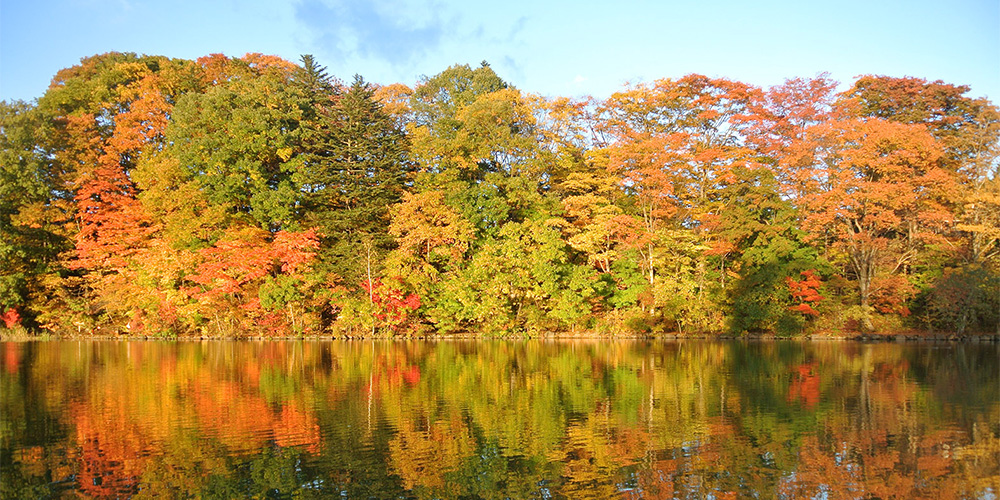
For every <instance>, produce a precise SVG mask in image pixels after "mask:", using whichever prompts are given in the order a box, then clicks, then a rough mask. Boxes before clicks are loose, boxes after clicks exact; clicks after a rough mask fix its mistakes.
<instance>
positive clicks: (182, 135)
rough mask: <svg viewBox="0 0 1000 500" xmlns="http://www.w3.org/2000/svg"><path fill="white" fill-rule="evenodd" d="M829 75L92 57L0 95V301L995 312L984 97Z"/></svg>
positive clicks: (848, 321) (755, 324)
mask: <svg viewBox="0 0 1000 500" xmlns="http://www.w3.org/2000/svg"><path fill="white" fill-rule="evenodd" d="M836 89H837V82H835V81H833V80H831V79H830V78H829V76H828V75H825V74H824V75H818V76H816V77H814V78H795V79H790V80H788V81H786V82H785V83H783V84H781V85H777V86H774V87H771V88H760V87H756V86H753V85H750V84H747V83H743V82H738V81H734V80H729V79H725V78H709V77H705V76H702V75H687V76H683V77H680V78H662V79H658V80H654V81H651V82H648V83H641V84H636V85H629V86H626V87H624V88H622V89H621V90H619V91H618V92H615V93H613V94H612V95H610V96H608V97H607V98H605V99H597V98H588V99H579V100H574V99H568V98H552V99H549V98H543V97H540V96H536V95H531V94H528V93H526V92H523V91H522V90H519V89H516V88H513V87H511V86H510V85H509V84H508V83H507V82H505V81H504V80H503V79H502V78H500V76H498V75H497V74H496V73H495V72H494V71H493V69H492V68H491V67H490V66H489V65H488V64H485V63H484V64H482V65H481V66H479V67H476V68H473V67H469V66H463V65H456V66H452V67H450V68H448V69H446V70H445V71H443V72H441V73H439V74H438V75H434V76H433V77H430V78H426V79H425V80H423V81H421V82H419V83H418V84H416V85H414V86H412V87H410V86H406V85H402V84H393V85H387V86H381V85H375V84H372V83H369V82H366V81H364V79H363V78H361V77H356V78H355V79H354V80H353V82H351V83H350V84H347V83H344V82H342V81H340V80H338V79H337V78H335V77H333V76H330V75H328V74H327V73H326V68H324V67H322V66H320V65H319V64H318V63H317V62H316V60H315V59H314V58H312V57H311V56H304V57H303V58H302V62H301V64H294V63H292V62H289V61H285V60H282V59H280V58H277V57H274V56H268V55H262V54H247V55H245V56H243V57H240V58H232V57H227V56H225V55H222V54H212V55H209V56H205V57H202V58H199V59H197V60H196V61H185V60H179V59H168V58H165V57H158V56H138V55H135V54H128V53H109V54H103V55H98V56H94V57H90V58H86V59H83V60H82V61H81V63H80V64H79V65H77V66H73V67H72V68H67V69H64V70H62V71H60V72H58V73H57V74H56V75H55V77H54V79H53V83H52V85H51V87H50V88H49V90H48V91H47V92H46V94H45V95H44V96H42V97H41V98H39V100H38V101H37V103H35V104H27V103H3V107H2V113H0V118H2V120H3V123H2V128H0V131H2V134H0V143H2V145H3V150H2V154H3V162H2V164H0V167H2V169H3V170H2V174H3V175H2V176H0V181H2V183H3V184H0V193H2V194H3V196H2V204H0V236H2V238H0V270H2V271H0V310H2V311H7V312H5V313H4V314H5V316H4V318H5V324H7V326H8V328H9V327H10V326H11V325H14V324H18V323H20V324H24V325H25V326H27V327H28V328H32V329H36V328H45V329H49V330H54V331H61V332H74V333H80V334H83V333H88V332H89V333H97V334H138V333H141V334H143V335H168V336H173V335H201V336H232V335H244V334H245V335H257V334H269V335H283V334H293V333H294V334H305V333H324V334H328V333H329V334H356V333H357V332H366V333H365V334H366V335H371V334H376V335H379V334H385V335H404V334H412V333H417V332H422V333H427V332H439V333H457V332H479V333H482V332H490V333H496V334H510V333H516V332H519V333H530V332H539V333H540V332H552V331H569V332H584V331H590V332H598V333H607V334H617V333H628V334H636V333H641V334H657V333H667V332H671V333H682V334H688V333H707V332H722V331H726V330H730V331H732V332H733V333H738V334H739V333H744V332H757V333H772V332H773V333H780V334H793V333H800V332H815V331H833V332H844V331H846V330H849V329H856V330H862V331H866V332H871V331H876V330H892V329H898V328H909V329H956V330H961V331H969V330H975V331H980V332H981V331H993V330H995V329H996V328H998V327H1000V317H998V315H996V314H993V313H992V311H995V310H998V309H1000V303H998V301H997V297H998V294H997V293H996V290H997V285H996V283H997V282H998V280H1000V260H998V259H1000V237H998V235H1000V231H998V230H997V225H998V221H1000V210H998V207H1000V203H998V202H997V200H1000V191H998V189H1000V182H998V180H997V179H998V178H1000V175H998V172H997V165H998V162H997V158H998V157H1000V146H998V141H997V139H998V137H1000V113H998V111H997V108H996V107H995V106H994V105H993V104H992V103H990V102H989V101H988V100H985V99H977V98H972V97H969V96H968V95H967V94H968V93H969V89H968V88H967V87H963V86H956V85H952V84H947V83H944V82H940V81H934V82H928V81H926V80H922V79H919V78H912V77H906V78H894V77H888V76H873V75H866V76H862V77H860V78H858V79H857V81H856V82H854V84H853V85H852V86H850V88H849V89H847V90H846V91H844V92H841V93H837V91H836ZM959 276H961V277H963V278H962V279H958V278H957V277H959ZM966 278H968V279H966ZM973 278H974V279H973ZM956 286H959V287H965V288H963V289H962V290H955V287H956ZM820 288H822V289H823V290H824V291H823V296H820V294H819V289H820ZM946 295H958V296H962V297H965V298H967V299H968V302H969V304H968V306H967V307H966V308H965V309H964V310H965V311H967V312H956V311H952V310H950V309H949V308H947V307H944V305H943V303H942V302H941V300H940V298H941V297H943V296H946ZM818 304H822V307H819V306H818ZM15 308H16V311H17V313H14V314H17V315H19V317H20V320H8V317H10V315H11V314H12V313H10V312H9V311H12V310H15ZM403 324H405V325H406V326H407V327H406V328H401V327H400V326H401V325H403Z"/></svg>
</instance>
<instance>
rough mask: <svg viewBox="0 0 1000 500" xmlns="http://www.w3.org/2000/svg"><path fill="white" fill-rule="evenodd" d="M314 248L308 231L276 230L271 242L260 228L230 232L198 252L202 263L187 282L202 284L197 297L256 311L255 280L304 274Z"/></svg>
mask: <svg viewBox="0 0 1000 500" xmlns="http://www.w3.org/2000/svg"><path fill="white" fill-rule="evenodd" d="M318 248H319V243H318V239H317V237H316V233H315V231H312V230H310V231H303V232H286V231H279V232H278V233H277V234H276V235H274V237H273V240H272V237H271V234H270V233H269V232H268V231H265V230H263V229H260V228H255V227H247V228H243V229H239V230H231V231H230V233H229V234H227V235H226V237H225V238H223V239H222V240H220V241H219V242H218V243H216V244H215V245H214V246H212V247H210V248H206V249H203V250H202V251H201V252H200V254H201V256H202V258H203V259H204V260H203V261H202V263H201V264H200V265H199V266H198V270H197V272H196V273H195V274H193V275H191V276H189V277H188V279H190V280H191V281H192V282H194V283H198V284H200V285H202V287H203V289H202V291H201V292H200V293H196V295H197V296H200V297H208V298H216V297H220V296H223V295H229V296H233V297H237V298H239V299H241V300H242V301H245V303H246V305H247V308H248V309H251V310H256V309H258V308H259V307H260V300H259V299H258V298H257V297H256V295H257V294H256V287H257V286H259V285H260V283H259V281H260V280H262V279H264V278H265V277H267V276H271V275H277V274H288V275H298V274H301V273H303V272H305V271H307V270H308V269H309V263H310V262H311V261H312V260H313V259H314V257H315V254H316V250H317V249H318ZM251 285H254V286H253V287H251Z"/></svg>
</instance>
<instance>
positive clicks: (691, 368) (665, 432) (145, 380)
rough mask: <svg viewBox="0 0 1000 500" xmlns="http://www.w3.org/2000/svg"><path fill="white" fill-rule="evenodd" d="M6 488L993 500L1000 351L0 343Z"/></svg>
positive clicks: (998, 486) (997, 475) (267, 494)
mask: <svg viewBox="0 0 1000 500" xmlns="http://www.w3.org/2000/svg"><path fill="white" fill-rule="evenodd" d="M0 351H2V353H0V362H2V368H0V390H2V395H0V397H2V400H0V412H2V413H0V438H2V444H0V497H2V498H60V497H74V498H75V497H85V498H187V497H201V498H246V497H256V498H329V497H341V498H515V499H521V498H540V499H543V498H623V499H631V498H658V499H664V498H683V499H687V498H711V499H735V498H748V497H755V498H816V499H841V498H875V497H877V498H934V499H937V500H944V499H950V498H991V499H996V498H998V496H1000V346H998V345H997V344H962V343H938V344H932V343H877V344H865V343H857V342H821V341H816V342H806V341H801V342H800V341H746V342H741V341H729V342H710V341H613V340H605V341H596V340H595V341H539V340H527V341H438V342H430V341H427V342H422V341H420V342H418V341H412V342H411V341H405V342H404V341H398V342H389V341H381V342H379V341H373V342H369V341H330V342H326V341H274V342H256V341H178V342H157V341H140V342H126V341H117V342H116V341H49V342H24V343H21V342H5V343H0Z"/></svg>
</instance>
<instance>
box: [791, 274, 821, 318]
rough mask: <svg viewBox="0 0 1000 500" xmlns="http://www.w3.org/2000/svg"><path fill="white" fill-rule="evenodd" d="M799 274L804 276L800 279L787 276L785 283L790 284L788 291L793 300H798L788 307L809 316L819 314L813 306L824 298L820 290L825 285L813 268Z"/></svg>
mask: <svg viewBox="0 0 1000 500" xmlns="http://www.w3.org/2000/svg"><path fill="white" fill-rule="evenodd" d="M799 274H800V275H801V276H802V279H801V280H800V281H795V280H794V279H792V278H785V283H786V284H787V285H788V291H789V292H790V293H791V295H792V300H794V301H795V302H798V303H797V304H796V305H794V306H792V307H789V308H788V309H789V310H790V311H797V312H800V313H802V314H805V315H809V316H818V315H819V313H818V312H817V311H816V310H815V309H813V307H812V306H814V305H816V303H817V302H819V301H821V300H823V298H824V297H823V296H822V295H820V294H819V291H818V290H819V288H820V287H821V286H823V282H822V280H820V278H819V276H816V272H815V270H813V269H810V270H808V271H802V272H801V273H799Z"/></svg>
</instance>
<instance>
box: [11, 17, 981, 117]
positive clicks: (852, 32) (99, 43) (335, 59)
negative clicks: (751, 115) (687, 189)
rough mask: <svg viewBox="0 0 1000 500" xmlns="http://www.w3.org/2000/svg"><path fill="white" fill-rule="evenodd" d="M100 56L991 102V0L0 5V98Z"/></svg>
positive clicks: (599, 86) (602, 88)
mask: <svg viewBox="0 0 1000 500" xmlns="http://www.w3.org/2000/svg"><path fill="white" fill-rule="evenodd" d="M109 51H122V52H137V53H144V54H158V55H165V56H170V57H179V58H187V59H194V58H197V57H200V56H203V55H207V54H211V53H224V54H226V55H229V56H242V55H243V54H245V53H247V52H261V53H265V54H275V55H278V56H281V57H284V58H286V59H288V60H291V61H296V62H297V61H298V59H299V56H300V55H301V54H307V53H308V54H313V55H314V56H315V57H316V58H317V60H318V61H319V62H320V63H321V64H322V65H324V66H327V68H328V71H329V73H330V74H332V75H335V76H338V77H340V78H341V79H342V80H349V79H350V77H351V76H352V75H354V74H355V73H357V74H360V75H362V76H364V77H365V79H367V80H369V81H373V82H378V83H394V82H402V83H405V84H407V85H413V84H414V83H416V82H417V81H418V80H419V78H420V77H421V76H423V75H427V76H430V75H434V74H436V73H438V72H440V71H442V70H444V69H445V68H447V67H448V66H450V65H452V64H455V63H463V64H470V65H473V66H475V65H478V64H479V62H480V61H482V60H486V61H489V62H490V64H491V65H492V67H493V68H494V69H495V70H496V71H497V73H498V74H499V75H500V76H501V77H503V78H504V79H506V80H507V81H509V82H511V83H513V84H514V85H515V86H517V87H518V88H520V89H522V90H525V91H528V92H535V93H540V94H544V95H550V96H551V95H561V96H580V95H596V96H601V97H603V96H607V95H609V94H610V93H611V92H614V91H615V90H618V89H620V88H621V87H622V85H623V84H625V83H626V82H642V81H652V80H655V79H657V78H663V77H671V78H676V77H680V76H683V75H685V74H689V73H701V74H705V75H708V76H713V77H727V78H731V79H736V80H741V81H744V82H746V83H750V84H754V85H761V86H769V85H774V84H778V83H781V82H782V81H783V80H784V79H785V78H791V77H797V76H802V77H810V76H814V75H816V74H817V73H820V72H823V71H826V72H829V73H830V74H831V76H832V77H833V78H834V79H836V80H838V81H840V82H842V83H843V84H845V85H846V84H849V83H850V82H852V81H853V79H854V77H855V76H858V75H862V74H884V75H891V76H917V77H921V78H927V79H929V80H937V79H941V80H944V81H945V82H948V83H955V84H964V85H969V86H970V87H971V92H970V93H969V95H971V96H973V97H981V96H987V97H990V98H991V99H992V100H993V101H994V102H995V103H1000V1H997V0H947V1H945V0H909V1H906V0H899V1H881V0H836V1H832V0H831V1H825V2H817V1H810V0H759V1H750V0H744V1H738V0H702V1H628V0H623V1H620V2H616V3H612V2H610V1H608V2H589V1H584V0H577V1H544V0H534V1H526V0H511V1H506V2H477V1H474V0H399V1H388V0H368V1H366V0H177V1H172V0H0V99H5V100H10V99H24V100H31V99H34V98H37V97H39V96H41V95H42V94H43V93H44V92H45V88H46V87H47V86H48V82H49V80H50V79H51V78H52V76H53V75H54V74H55V73H56V71H58V70H59V69H62V68H66V67H69V66H72V65H74V64H76V63H78V62H79V60H80V58H82V57H86V56H90V55H94V54H99V53H104V52H109Z"/></svg>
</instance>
